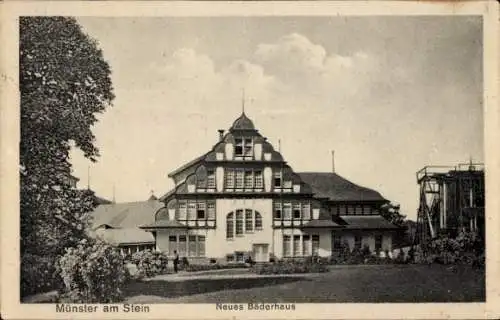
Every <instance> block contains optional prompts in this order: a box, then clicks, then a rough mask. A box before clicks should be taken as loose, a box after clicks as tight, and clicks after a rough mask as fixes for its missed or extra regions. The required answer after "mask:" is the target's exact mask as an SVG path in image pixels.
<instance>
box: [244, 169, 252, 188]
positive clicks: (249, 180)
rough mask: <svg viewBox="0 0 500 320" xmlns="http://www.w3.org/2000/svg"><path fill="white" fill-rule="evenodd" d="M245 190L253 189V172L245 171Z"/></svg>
mask: <svg viewBox="0 0 500 320" xmlns="http://www.w3.org/2000/svg"><path fill="white" fill-rule="evenodd" d="M245 188H246V189H252V188H253V172H252V171H249V170H247V171H245Z"/></svg>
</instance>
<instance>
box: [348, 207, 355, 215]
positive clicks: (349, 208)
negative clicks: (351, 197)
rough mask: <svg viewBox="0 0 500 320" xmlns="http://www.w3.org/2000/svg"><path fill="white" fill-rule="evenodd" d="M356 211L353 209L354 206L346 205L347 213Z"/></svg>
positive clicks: (351, 213) (352, 213)
mask: <svg viewBox="0 0 500 320" xmlns="http://www.w3.org/2000/svg"><path fill="white" fill-rule="evenodd" d="M355 213H356V212H355V210H354V206H347V214H348V215H354V214H355Z"/></svg>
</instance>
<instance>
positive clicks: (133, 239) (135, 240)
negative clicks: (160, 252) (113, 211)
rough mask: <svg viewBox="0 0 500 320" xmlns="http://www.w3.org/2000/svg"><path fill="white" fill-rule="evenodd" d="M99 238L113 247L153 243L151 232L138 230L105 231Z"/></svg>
mask: <svg viewBox="0 0 500 320" xmlns="http://www.w3.org/2000/svg"><path fill="white" fill-rule="evenodd" d="M99 237H100V238H101V239H103V240H104V241H106V242H108V243H110V244H113V245H120V244H121V245H124V244H151V243H154V242H155V239H154V237H153V235H152V234H151V232H147V231H144V230H141V229H139V228H122V229H107V230H104V231H102V232H101V233H99Z"/></svg>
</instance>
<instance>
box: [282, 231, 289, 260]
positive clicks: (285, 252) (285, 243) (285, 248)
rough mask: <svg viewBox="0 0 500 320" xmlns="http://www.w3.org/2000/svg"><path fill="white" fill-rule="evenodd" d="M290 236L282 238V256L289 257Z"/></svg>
mask: <svg viewBox="0 0 500 320" xmlns="http://www.w3.org/2000/svg"><path fill="white" fill-rule="evenodd" d="M290 240H291V239H290V236H283V256H284V257H290V253H291V251H290V243H291V241H290Z"/></svg>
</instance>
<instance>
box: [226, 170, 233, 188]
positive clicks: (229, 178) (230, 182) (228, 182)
mask: <svg viewBox="0 0 500 320" xmlns="http://www.w3.org/2000/svg"><path fill="white" fill-rule="evenodd" d="M225 177H226V179H225V182H224V183H225V185H226V189H233V188H234V170H232V169H226V174H225Z"/></svg>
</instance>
